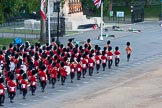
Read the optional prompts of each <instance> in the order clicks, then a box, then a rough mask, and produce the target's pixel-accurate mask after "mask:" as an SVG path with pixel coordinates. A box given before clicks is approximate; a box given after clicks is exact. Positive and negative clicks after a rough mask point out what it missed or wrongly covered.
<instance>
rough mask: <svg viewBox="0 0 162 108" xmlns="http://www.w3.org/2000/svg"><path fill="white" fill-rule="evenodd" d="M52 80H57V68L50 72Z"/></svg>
mask: <svg viewBox="0 0 162 108" xmlns="http://www.w3.org/2000/svg"><path fill="white" fill-rule="evenodd" d="M50 76H51V78H57V67H53V68H52V69H51V72H50Z"/></svg>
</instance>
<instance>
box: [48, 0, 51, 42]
mask: <svg viewBox="0 0 162 108" xmlns="http://www.w3.org/2000/svg"><path fill="white" fill-rule="evenodd" d="M49 1H50V0H48V43H49V44H51V31H50V29H51V28H50V22H51V21H50V2H49Z"/></svg>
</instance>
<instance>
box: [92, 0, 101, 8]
mask: <svg viewBox="0 0 162 108" xmlns="http://www.w3.org/2000/svg"><path fill="white" fill-rule="evenodd" d="M93 3H94V5H95V6H97V8H99V7H100V6H101V0H93Z"/></svg>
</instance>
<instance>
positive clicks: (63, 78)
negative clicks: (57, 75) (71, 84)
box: [61, 76, 66, 85]
mask: <svg viewBox="0 0 162 108" xmlns="http://www.w3.org/2000/svg"><path fill="white" fill-rule="evenodd" d="M65 79H66V77H65V76H61V83H62V85H64V83H65Z"/></svg>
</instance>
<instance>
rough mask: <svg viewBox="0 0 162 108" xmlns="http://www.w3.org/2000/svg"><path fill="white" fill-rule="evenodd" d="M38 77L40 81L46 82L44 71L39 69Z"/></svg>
mask: <svg viewBox="0 0 162 108" xmlns="http://www.w3.org/2000/svg"><path fill="white" fill-rule="evenodd" d="M39 77H40V79H41V81H42V82H46V80H47V75H46V73H45V72H44V71H40V72H39Z"/></svg>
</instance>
